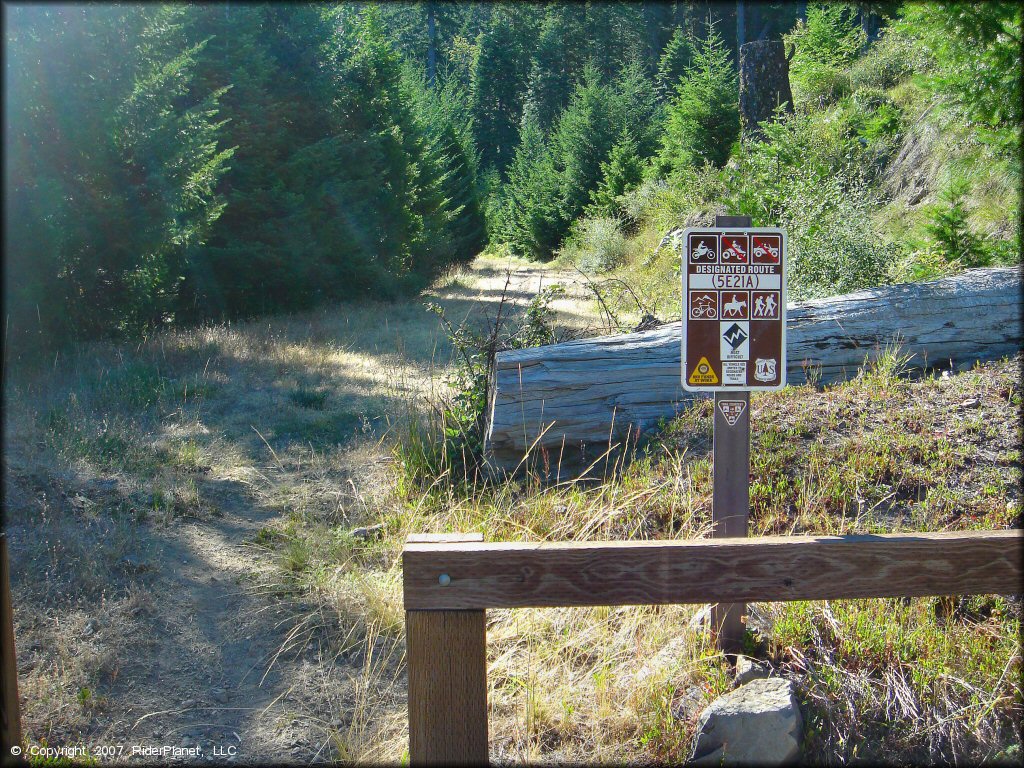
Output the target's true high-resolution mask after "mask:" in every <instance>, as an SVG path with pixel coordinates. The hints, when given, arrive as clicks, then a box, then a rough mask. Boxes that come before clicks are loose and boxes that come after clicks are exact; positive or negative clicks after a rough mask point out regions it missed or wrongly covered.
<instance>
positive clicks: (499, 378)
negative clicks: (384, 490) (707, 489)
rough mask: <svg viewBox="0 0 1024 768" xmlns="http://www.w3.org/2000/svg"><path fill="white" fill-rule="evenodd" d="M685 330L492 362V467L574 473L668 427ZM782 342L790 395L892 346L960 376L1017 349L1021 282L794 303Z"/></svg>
mask: <svg viewBox="0 0 1024 768" xmlns="http://www.w3.org/2000/svg"><path fill="white" fill-rule="evenodd" d="M680 330H681V329H680V324H679V323H672V324H669V325H664V326H661V327H660V328H656V329H654V330H650V331H643V332H640V333H624V334H619V335H615V336H600V337H596V338H590V339H579V340H576V341H569V342H565V343H562V344H551V345H548V346H544V347H533V348H530V349H521V350H508V351H505V352H499V353H498V355H497V361H496V363H495V371H494V377H493V385H492V389H491V393H490V407H491V411H490V417H489V419H488V426H487V437H486V444H485V452H486V455H487V458H488V461H489V462H490V464H491V466H492V467H494V468H496V469H500V470H505V471H508V470H513V469H515V468H516V467H518V466H520V465H522V464H523V463H524V456H527V455H528V454H529V456H530V457H531V459H538V460H540V459H541V458H542V459H543V460H544V461H546V462H548V463H549V464H551V465H555V464H558V463H560V464H561V465H562V466H567V467H575V466H578V465H579V464H580V462H582V461H587V460H589V459H590V458H591V457H593V456H595V455H598V456H599V455H600V453H601V452H603V451H605V450H607V449H608V448H609V447H610V446H612V445H614V444H616V443H622V442H623V441H624V440H626V439H629V440H630V442H631V443H632V440H633V439H635V438H637V437H639V436H642V435H645V434H648V433H650V432H651V431H652V430H653V429H655V428H656V427H657V426H658V424H659V423H661V422H662V421H663V420H665V419H668V418H671V417H672V416H674V415H675V414H676V413H678V412H679V410H680V409H681V408H682V407H683V406H684V405H686V404H687V403H688V402H690V401H692V400H694V399H696V398H697V397H700V395H696V394H694V393H689V392H686V391H684V390H683V388H682V383H681V380H680V372H679V366H680V357H681V349H680V345H681V335H680ZM786 333H787V342H786V343H787V347H788V380H789V383H790V384H802V383H804V382H806V381H807V379H808V376H811V377H812V379H813V380H815V381H818V382H820V383H822V384H828V383H832V382H836V381H842V380H845V379H848V378H851V377H852V376H854V375H856V373H857V371H858V370H859V369H860V368H861V367H862V366H863V364H864V362H865V360H866V359H869V358H874V357H875V356H876V355H877V354H878V353H879V352H880V351H881V350H883V349H885V348H886V347H887V346H890V345H892V344H899V345H900V347H901V353H902V354H903V355H905V356H907V357H908V358H909V359H908V361H907V364H908V367H910V368H963V367H966V366H970V365H973V364H974V363H975V362H976V361H983V360H994V359H998V358H1000V357H1004V356H1007V355H1013V354H1015V353H1017V352H1018V351H1019V350H1020V349H1021V343H1022V329H1021V273H1020V270H1019V269H1017V268H999V269H973V270H968V271H967V272H964V273H963V274H961V275H957V276H955V277H947V278H943V279H941V280H934V281H930V282H926V283H909V284H903V285H890V286H884V287H880V288H872V289H868V290H862V291H857V292H855V293H850V294H846V295H843V296H833V297H830V298H825V299H817V300H814V301H805V302H799V303H791V304H790V305H789V307H788V309H787V323H786ZM627 436H629V437H628V438H627ZM545 454H546V455H545Z"/></svg>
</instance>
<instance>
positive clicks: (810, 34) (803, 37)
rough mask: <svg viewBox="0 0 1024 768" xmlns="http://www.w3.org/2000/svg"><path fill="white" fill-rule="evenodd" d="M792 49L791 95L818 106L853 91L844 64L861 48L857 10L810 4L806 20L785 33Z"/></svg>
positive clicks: (819, 107) (861, 37)
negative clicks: (787, 33) (788, 32)
mask: <svg viewBox="0 0 1024 768" xmlns="http://www.w3.org/2000/svg"><path fill="white" fill-rule="evenodd" d="M786 42H787V43H789V44H790V45H792V46H793V47H794V48H795V51H794V53H793V59H792V62H791V63H790V82H791V85H792V88H793V98H794V100H795V101H796V102H797V104H799V105H804V106H806V107H816V108H818V109H821V108H823V107H825V106H827V105H829V104H834V103H835V102H836V101H838V100H839V99H841V98H843V97H844V96H847V95H849V94H850V92H851V91H852V90H853V88H852V84H851V81H850V75H849V74H847V72H846V71H845V69H846V67H847V66H848V65H849V64H850V63H851V62H852V61H853V59H854V58H855V57H856V56H857V53H858V52H859V51H860V49H861V48H862V47H863V44H864V33H863V31H862V30H861V28H860V25H859V24H858V23H857V19H856V11H855V10H854V9H853V8H851V7H850V6H847V5H844V4H840V3H810V4H808V7H807V21H806V23H804V22H800V23H798V24H797V26H796V27H795V28H794V29H793V31H792V32H791V33H790V34H789V35H787V36H786Z"/></svg>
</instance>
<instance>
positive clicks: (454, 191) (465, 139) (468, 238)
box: [405, 68, 486, 264]
mask: <svg viewBox="0 0 1024 768" xmlns="http://www.w3.org/2000/svg"><path fill="white" fill-rule="evenodd" d="M405 79H406V90H407V92H408V94H409V96H408V98H409V100H410V103H411V104H412V107H413V110H414V115H415V118H416V122H417V125H418V128H419V130H420V131H421V132H422V133H423V134H424V136H425V137H426V139H427V141H426V145H425V148H426V151H427V155H428V158H427V159H428V165H427V168H428V170H429V172H430V173H431V174H433V175H434V176H435V177H436V178H437V179H438V181H439V183H440V186H439V191H440V195H441V198H442V208H443V211H444V216H443V218H444V221H445V227H444V231H443V232H441V233H437V235H436V236H437V237H443V238H445V239H447V240H448V241H449V243H450V249H449V253H447V254H445V256H444V263H445V264H448V263H453V262H465V261H468V260H470V259H472V258H473V257H474V256H476V255H477V254H478V253H479V252H480V251H481V250H482V249H483V247H484V245H485V244H486V224H485V220H484V209H483V200H482V198H481V195H480V185H479V183H478V180H477V172H478V164H479V156H478V153H477V151H476V147H475V146H474V144H473V121H472V117H471V115H470V113H469V109H468V106H467V102H466V98H465V94H464V93H463V92H462V90H461V88H460V87H459V86H458V84H457V83H456V82H454V81H451V82H447V83H445V84H444V85H442V86H441V87H440V88H438V89H436V90H435V89H431V88H429V87H428V85H427V83H426V82H425V81H424V79H423V77H422V76H420V75H418V74H417V73H416V71H415V70H412V69H409V68H407V69H406V72H405Z"/></svg>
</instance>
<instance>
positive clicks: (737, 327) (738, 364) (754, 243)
mask: <svg viewBox="0 0 1024 768" xmlns="http://www.w3.org/2000/svg"><path fill="white" fill-rule="evenodd" d="M682 256H683V263H682V269H681V270H680V272H681V274H682V279H683V313H682V314H683V371H682V375H683V389H686V390H689V391H691V392H728V391H749V390H766V389H781V388H782V387H784V386H785V385H786V272H785V266H786V233H785V232H783V231H782V230H781V229H760V228H757V229H754V228H749V227H747V228H744V227H708V228H704V229H688V230H686V231H685V232H684V233H683V253H682Z"/></svg>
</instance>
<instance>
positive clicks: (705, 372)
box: [689, 357, 718, 385]
mask: <svg viewBox="0 0 1024 768" xmlns="http://www.w3.org/2000/svg"><path fill="white" fill-rule="evenodd" d="M689 382H690V383H691V384H697V385H706V384H717V383H718V376H717V375H716V374H715V369H714V368H712V367H711V363H709V362H708V359H707V358H706V357H702V358H701V359H700V362H699V363H697V366H696V367H695V368H694V369H693V373H691V374H690V378H689Z"/></svg>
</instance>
